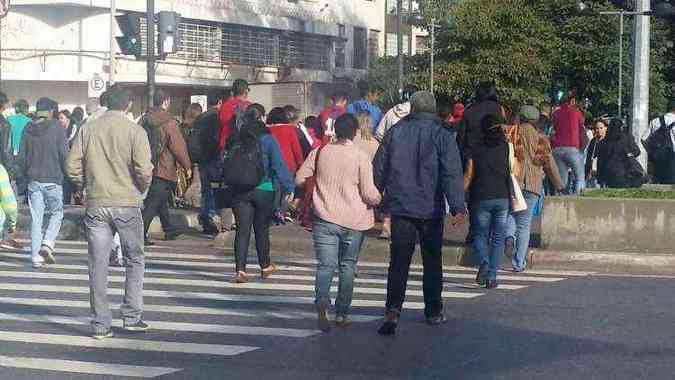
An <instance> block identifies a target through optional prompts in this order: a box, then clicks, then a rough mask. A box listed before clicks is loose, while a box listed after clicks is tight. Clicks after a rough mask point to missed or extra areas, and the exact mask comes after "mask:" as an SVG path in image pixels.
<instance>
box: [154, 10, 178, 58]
mask: <svg viewBox="0 0 675 380" xmlns="http://www.w3.org/2000/svg"><path fill="white" fill-rule="evenodd" d="M179 22H180V14H178V13H176V12H167V11H162V12H159V44H158V45H159V46H158V51H159V55H160V56H165V55H166V54H171V53H176V52H177V51H178V43H179V41H180V36H179V33H178V23H179Z"/></svg>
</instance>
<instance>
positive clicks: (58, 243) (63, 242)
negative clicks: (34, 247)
mask: <svg viewBox="0 0 675 380" xmlns="http://www.w3.org/2000/svg"><path fill="white" fill-rule="evenodd" d="M15 240H16V241H17V242H19V243H21V244H24V250H25V249H26V248H27V247H26V246H30V243H31V241H30V239H15ZM62 245H66V246H69V245H76V246H77V245H79V246H83V247H85V248H84V250H83V251H84V252H83V253H86V252H87V249H86V247H87V246H88V245H89V243H87V242H86V241H84V240H57V241H56V250H57V251H58V250H59V246H62ZM147 248H150V249H176V248H177V247H171V246H168V245H161V244H157V242H156V241H155V245H153V246H150V247H146V249H147Z"/></svg>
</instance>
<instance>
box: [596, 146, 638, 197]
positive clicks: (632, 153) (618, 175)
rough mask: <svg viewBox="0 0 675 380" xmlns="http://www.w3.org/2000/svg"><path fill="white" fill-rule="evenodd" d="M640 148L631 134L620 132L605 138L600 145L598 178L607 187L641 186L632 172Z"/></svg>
mask: <svg viewBox="0 0 675 380" xmlns="http://www.w3.org/2000/svg"><path fill="white" fill-rule="evenodd" d="M639 155H640V148H638V146H637V144H636V143H635V141H634V140H633V138H632V137H631V136H627V135H625V134H623V133H622V134H620V135H618V136H616V137H615V138H610V137H609V136H608V137H607V138H605V139H604V140H603V141H602V142H601V143H600V146H599V147H598V179H599V180H600V183H602V184H603V185H605V186H607V187H613V188H627V187H635V186H639V185H637V183H636V179H635V178H634V173H631V171H632V170H631V167H632V164H634V158H635V157H637V156H639Z"/></svg>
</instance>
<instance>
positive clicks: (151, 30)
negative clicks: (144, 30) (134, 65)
mask: <svg viewBox="0 0 675 380" xmlns="http://www.w3.org/2000/svg"><path fill="white" fill-rule="evenodd" d="M147 2H148V3H147V4H148V5H147V8H148V9H147V25H148V47H147V64H148V109H149V108H152V107H153V106H154V104H153V98H154V97H155V1H154V0H147Z"/></svg>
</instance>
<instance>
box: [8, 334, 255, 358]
mask: <svg viewBox="0 0 675 380" xmlns="http://www.w3.org/2000/svg"><path fill="white" fill-rule="evenodd" d="M0 341H3V342H19V343H29V344H49V345H57V346H74V347H90V348H112V349H118V350H131V351H153V352H164V353H170V352H172V353H181V354H198V355H217V356H234V355H239V354H243V353H245V352H250V351H254V350H258V349H260V347H253V346H234V345H221V344H201V343H187V342H169V341H161V340H141V339H127V338H108V339H102V340H96V339H92V338H91V337H85V336H76V335H59V334H40V333H28V332H25V331H17V332H15V331H0Z"/></svg>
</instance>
